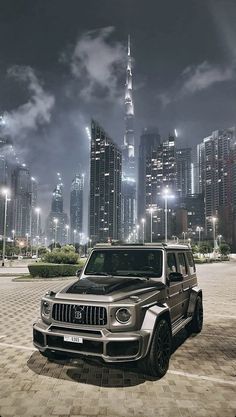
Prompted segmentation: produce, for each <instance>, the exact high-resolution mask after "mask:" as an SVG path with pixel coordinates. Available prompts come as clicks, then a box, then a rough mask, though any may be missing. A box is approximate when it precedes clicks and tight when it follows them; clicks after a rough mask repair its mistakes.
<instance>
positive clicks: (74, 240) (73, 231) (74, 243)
mask: <svg viewBox="0 0 236 417" xmlns="http://www.w3.org/2000/svg"><path fill="white" fill-rule="evenodd" d="M73 233H74V239H73V241H74V245H75V239H76V233H77V231H76V229H74V231H73Z"/></svg>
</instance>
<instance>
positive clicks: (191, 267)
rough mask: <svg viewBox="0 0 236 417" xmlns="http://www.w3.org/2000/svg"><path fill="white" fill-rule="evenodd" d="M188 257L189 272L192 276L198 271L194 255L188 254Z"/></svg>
mask: <svg viewBox="0 0 236 417" xmlns="http://www.w3.org/2000/svg"><path fill="white" fill-rule="evenodd" d="M186 255H187V260H188V266H189V272H190V274H191V275H192V274H194V272H195V271H196V267H195V263H194V259H193V254H192V252H186Z"/></svg>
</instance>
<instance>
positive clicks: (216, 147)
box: [198, 127, 236, 243]
mask: <svg viewBox="0 0 236 417" xmlns="http://www.w3.org/2000/svg"><path fill="white" fill-rule="evenodd" d="M235 141H236V134H235V128H234V127H233V128H229V129H226V130H216V131H214V132H212V134H211V135H210V136H208V137H206V138H205V139H203V142H202V143H201V144H200V145H198V164H199V175H200V178H199V183H200V190H201V191H202V193H203V196H204V206H205V207H204V208H205V231H206V234H207V236H208V237H209V238H210V237H212V235H213V234H212V229H213V223H212V222H213V218H214V217H215V218H216V233H219V234H221V235H223V237H224V239H225V240H227V241H228V242H229V243H232V241H233V227H232V225H233V195H234V191H233V187H234V185H233V155H234V152H233V149H234V143H235Z"/></svg>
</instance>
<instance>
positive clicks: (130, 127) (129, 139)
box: [124, 35, 134, 165]
mask: <svg viewBox="0 0 236 417" xmlns="http://www.w3.org/2000/svg"><path fill="white" fill-rule="evenodd" d="M130 45H131V42H130V35H128V50H127V68H126V83H125V136H124V146H126V147H127V157H126V164H127V165H129V164H130V163H131V165H133V161H132V159H133V158H134V105H133V85H132V58H131V46H130Z"/></svg>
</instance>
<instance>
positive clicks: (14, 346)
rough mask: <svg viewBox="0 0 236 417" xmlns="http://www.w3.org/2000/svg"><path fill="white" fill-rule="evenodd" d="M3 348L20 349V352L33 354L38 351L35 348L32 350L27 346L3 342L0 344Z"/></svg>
mask: <svg viewBox="0 0 236 417" xmlns="http://www.w3.org/2000/svg"><path fill="white" fill-rule="evenodd" d="M1 346H2V347H9V348H13V349H20V350H30V351H31V352H32V351H36V350H38V349H36V348H33V347H32V348H30V347H27V346H19V345H11V344H10V343H2V342H0V347H1Z"/></svg>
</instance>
